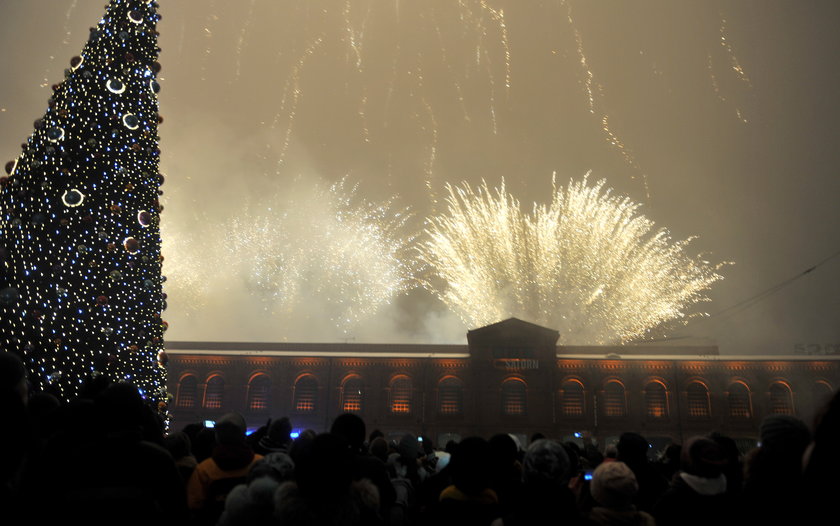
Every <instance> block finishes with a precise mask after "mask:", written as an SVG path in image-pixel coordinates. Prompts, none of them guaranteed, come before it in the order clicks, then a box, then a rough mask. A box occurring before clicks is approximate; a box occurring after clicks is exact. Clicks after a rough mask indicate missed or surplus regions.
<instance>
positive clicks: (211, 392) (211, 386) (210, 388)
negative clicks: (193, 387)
mask: <svg viewBox="0 0 840 526" xmlns="http://www.w3.org/2000/svg"><path fill="white" fill-rule="evenodd" d="M224 394H225V379H224V378H222V376H221V375H218V374H215V375H213V376H211V377H210V378H208V379H207V389H206V391H205V392H204V407H205V409H221V408H222V398H223V397H224Z"/></svg>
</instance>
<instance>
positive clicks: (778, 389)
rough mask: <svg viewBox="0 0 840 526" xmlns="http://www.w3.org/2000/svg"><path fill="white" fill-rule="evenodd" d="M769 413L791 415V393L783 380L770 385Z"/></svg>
mask: <svg viewBox="0 0 840 526" xmlns="http://www.w3.org/2000/svg"><path fill="white" fill-rule="evenodd" d="M770 413H771V414H777V415H793V414H794V411H793V395H792V393H791V392H790V386H788V384H786V383H784V382H773V384H771V385H770Z"/></svg>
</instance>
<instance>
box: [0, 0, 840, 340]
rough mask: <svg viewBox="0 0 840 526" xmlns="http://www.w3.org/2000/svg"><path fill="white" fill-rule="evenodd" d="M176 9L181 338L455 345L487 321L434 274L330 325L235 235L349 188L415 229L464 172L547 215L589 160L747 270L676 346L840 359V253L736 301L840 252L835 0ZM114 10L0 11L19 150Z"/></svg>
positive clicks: (729, 277)
mask: <svg viewBox="0 0 840 526" xmlns="http://www.w3.org/2000/svg"><path fill="white" fill-rule="evenodd" d="M160 4H161V7H160V13H161V14H162V16H163V20H162V21H161V22H160V23H159V25H158V29H159V31H160V32H161V35H160V40H159V42H160V46H161V47H162V49H163V52H162V54H161V57H160V62H161V63H162V64H163V71H162V74H161V85H162V87H163V89H162V91H161V94H160V105H161V114H162V115H163V116H164V118H165V122H164V123H163V125H162V126H161V129H160V135H161V150H162V161H161V171H162V172H163V173H165V174H166V175H167V179H166V184H165V185H164V187H163V189H164V190H165V191H166V194H165V195H164V198H163V201H162V202H163V204H164V205H165V207H166V210H165V211H164V213H163V223H162V228H163V231H164V241H163V242H164V255H165V256H166V258H167V261H166V262H165V264H164V273H165V274H167V275H168V276H169V277H170V279H169V281H168V282H167V284H166V287H167V292H168V294H169V308H168V310H167V311H166V316H165V317H166V319H167V320H168V321H169V323H170V327H171V328H170V330H169V332H168V333H167V335H166V337H167V339H169V340H231V341H242V340H257V341H280V340H288V341H326V342H330V341H356V342H365V341H369V342H417V343H431V342H447V343H462V342H464V341H465V332H466V330H467V329H468V328H472V327H467V326H466V325H464V324H463V323H462V322H461V321H460V320H458V319H456V318H455V317H454V316H453V315H451V314H450V313H448V312H447V310H446V307H445V306H444V305H443V304H442V303H441V302H439V301H438V300H437V299H435V298H433V297H432V296H431V295H430V294H429V293H427V292H425V291H423V290H419V289H418V290H413V291H410V292H409V293H407V294H402V295H399V296H398V297H396V298H395V299H394V301H393V303H392V304H390V305H386V306H384V307H382V308H381V309H379V311H378V312H377V313H376V314H375V315H374V316H372V317H370V318H368V319H366V320H364V321H362V322H361V323H359V324H358V325H356V326H354V327H353V328H352V329H351V330H346V329H343V330H338V329H337V328H336V327H334V326H332V325H331V324H330V323H328V322H325V320H324V317H323V316H321V314H320V313H322V312H323V311H324V309H325V308H326V307H325V306H324V305H325V303H326V302H329V301H333V300H332V299H331V298H333V297H334V296H335V295H336V294H337V293H338V292H337V291H327V292H324V291H319V292H318V294H320V295H318V294H315V293H313V296H312V297H309V298H307V299H306V301H305V302H304V304H303V305H301V306H299V308H297V309H295V310H294V312H278V309H276V308H275V307H276V306H274V305H273V304H272V303H271V300H270V299H267V297H266V294H265V291H264V290H262V291H260V290H255V289H254V287H253V286H252V284H251V283H249V281H248V279H247V278H246V277H245V276H246V274H247V273H248V271H249V269H250V268H251V267H252V265H253V261H252V260H251V258H252V257H253V253H252V252H251V251H249V252H248V254H249V255H246V254H244V253H243V254H242V255H241V257H239V258H237V254H235V253H231V251H230V247H231V244H232V243H231V240H230V237H229V232H230V231H231V228H232V225H233V224H234V223H238V224H240V225H241V224H248V222H249V218H251V217H252V216H253V215H254V214H257V215H260V214H262V215H261V217H265V214H268V213H269V212H270V213H272V214H282V213H286V214H292V215H294V214H307V213H310V212H311V211H312V210H314V209H317V208H319V204H320V203H319V202H318V198H317V197H313V195H318V194H313V193H312V192H309V191H307V189H308V188H312V187H313V186H317V185H321V186H325V185H326V186H328V185H329V184H332V183H335V182H336V181H339V180H342V178H345V181H346V183H347V184H348V185H350V186H352V185H357V188H358V189H357V198H360V199H366V200H368V201H369V202H372V203H381V202H383V201H384V200H386V199H392V200H393V203H394V204H393V209H395V210H396V209H399V210H402V209H404V208H406V209H410V211H411V213H412V219H411V220H410V223H411V224H410V225H409V226H410V227H412V228H414V230H416V231H419V230H422V228H423V218H424V217H425V216H426V215H427V214H429V213H432V212H434V211H435V210H437V209H439V205H440V197H441V196H442V194H443V188H444V185H445V184H446V183H453V184H458V183H461V182H462V181H464V182H467V183H469V184H471V185H474V186H475V185H478V184H480V182H481V181H482V180H486V181H487V183H488V184H489V185H491V186H495V185H498V184H499V183H500V182H501V180H502V178H504V180H505V182H506V185H507V188H508V190H509V191H510V192H511V193H512V194H514V195H515V196H516V197H517V198H518V199H519V200H520V201H521V202H522V203H523V204H527V206H530V203H531V202H534V201H536V202H545V201H546V200H547V199H548V198H549V195H550V192H551V190H552V174H553V173H556V178H557V181H558V183H560V184H565V183H566V182H567V181H568V180H569V179H571V178H575V179H579V178H581V177H583V175H584V174H585V173H586V172H587V171H590V170H591V175H590V176H589V177H590V178H591V179H593V180H600V179H606V180H607V184H608V186H610V187H612V188H614V189H615V190H614V191H615V192H617V193H620V194H624V195H627V196H629V197H630V198H631V199H633V200H634V201H637V202H640V203H642V204H643V207H642V211H643V213H644V214H645V215H647V216H648V217H649V218H651V219H652V220H654V221H655V222H656V224H657V225H658V226H661V227H666V228H667V229H668V230H669V231H670V232H671V235H672V237H673V238H674V239H685V238H688V237H691V236H697V239H695V240H694V241H693V242H692V244H691V245H690V247H689V252H691V253H692V254H698V253H703V254H704V257H705V258H706V259H708V260H710V261H713V262H723V261H728V262H733V264H732V265H731V266H727V267H725V268H724V269H723V270H722V274H723V275H724V278H725V279H724V280H723V281H721V282H719V283H717V284H715V285H714V286H713V288H712V290H711V291H710V292H709V294H708V296H709V298H710V300H711V301H710V302H709V303H705V304H702V305H701V306H700V307H701V308H700V309H695V310H701V311H703V312H706V313H709V314H710V315H712V316H711V317H710V318H709V319H708V320H706V321H701V322H696V321H695V322H690V323H689V324H688V325H687V326H685V327H681V326H678V327H675V328H674V329H673V330H670V331H669V335H670V336H671V337H672V338H674V340H673V341H674V342H677V343H692V342H700V341H702V342H708V341H712V342H715V343H717V344H718V345H719V346H720V350H721V353H723V354H730V355H732V354H756V353H769V354H790V353H792V352H793V351H794V349H795V345H797V344H804V345H808V344H818V345H820V346H821V347H820V348H822V349H830V348H837V350H838V352H840V347H837V346H838V345H840V323H838V321H840V316H838V314H840V279H838V278H840V257H834V258H832V259H829V260H828V261H826V262H825V263H824V264H822V265H820V266H819V267H818V268H816V269H815V270H813V271H812V272H810V273H807V274H805V275H804V276H802V277H800V278H798V279H795V280H792V281H791V282H790V283H789V284H788V285H787V286H785V287H783V288H780V289H779V290H777V291H775V292H773V293H772V294H767V295H766V296H763V297H761V298H760V301H757V302H748V303H745V304H742V305H741V306H740V307H737V308H734V309H729V308H730V307H731V306H736V305H739V304H741V302H744V301H745V300H749V299H750V298H753V297H756V296H757V295H760V294H762V293H765V292H768V291H771V290H773V287H774V286H775V285H777V284H780V283H782V282H785V281H786V280H789V279H791V278H794V277H795V276H798V275H800V274H802V273H803V272H804V271H806V270H807V269H809V268H810V267H812V266H814V265H815V264H818V263H820V262H823V261H825V260H826V259H827V258H829V257H830V256H832V255H835V254H837V253H838V251H840V226H838V225H840V222H838V221H837V211H838V195H840V177H838V175H837V167H838V166H839V165H840V162H839V161H840V148H838V147H837V141H838V137H840V134H838V129H837V128H838V122H840V105H838V102H837V93H840V68H838V66H837V64H838V63H840V61H839V60H838V58H840V57H838V50H840V32H838V31H837V30H836V28H837V25H838V22H840V4H838V3H837V2H834V1H811V0H808V1H806V2H791V1H777V0H750V1H746V0H740V1H711V2H688V1H679V2H675V1H672V0H644V1H637V2H620V3H619V2H606V1H580V0H579V1H574V0H571V1H567V2H562V1H537V0H533V1H531V0H528V1H522V0H487V1H486V2H480V1H474V0H461V1H460V2H456V1H454V0H445V1H444V0H428V1H423V2H408V1H401V0H388V1H378V0H364V1H359V0H347V1H338V0H331V1H327V0H284V1H281V2H277V1H272V0H241V1H236V2H231V1H222V0H189V1H183V0H182V1H175V0H161V1H160ZM103 12H104V8H103V2H102V0H99V1H93V0H4V1H3V2H0V47H2V49H3V50H4V54H3V56H2V58H0V64H2V71H3V80H4V82H3V83H2V84H0V158H2V159H3V161H4V163H5V161H6V160H11V159H14V158H15V157H16V156H17V155H18V153H19V152H20V150H19V144H20V143H21V142H23V141H24V140H25V139H26V137H27V136H28V135H29V133H31V131H32V122H33V121H34V120H35V119H37V118H39V117H40V116H41V115H43V112H44V110H45V108H46V101H47V99H48V98H49V94H50V86H51V85H52V84H55V83H57V82H59V81H60V80H61V79H62V78H63V70H64V69H65V68H67V67H69V60H70V58H71V57H73V56H74V55H77V54H78V53H79V52H80V50H81V49H82V47H83V44H84V42H85V40H86V38H87V33H88V28H89V27H90V26H93V25H95V23H96V22H97V21H98V20H99V18H100V17H101V16H102V14H103ZM269 209H271V210H270V211H269ZM301 235H303V236H305V235H307V234H306V233H305V232H304V233H301ZM324 264H325V265H327V264H329V262H324ZM167 265H170V266H172V269H171V270H170V269H169V268H167ZM175 266H178V268H177V269H175V268H174V267H175ZM718 313H721V314H718ZM812 349H816V348H815V347H812Z"/></svg>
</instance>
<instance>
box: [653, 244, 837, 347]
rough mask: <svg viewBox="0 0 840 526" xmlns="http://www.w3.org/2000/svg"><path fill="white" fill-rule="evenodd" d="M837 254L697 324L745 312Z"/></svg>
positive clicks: (677, 337) (660, 340) (681, 337)
mask: <svg viewBox="0 0 840 526" xmlns="http://www.w3.org/2000/svg"><path fill="white" fill-rule="evenodd" d="M837 256H840V250H838V251H837V252H834V253H833V254H831V255H830V256H828V257H826V258H825V259H823V260H822V261H820V262H819V263H817V264H815V265H812V266H810V267H808V268H807V269H805V270H803V271H802V272H800V273H798V274H796V275H794V276H793V277H790V278H788V279H786V280H784V281H781V282H779V283H777V284H776V285H773V286H772V287H770V288H768V289H766V290H763V291H761V292H759V293H758V294H755V295H753V296H750V297H749V298H746V299H744V300H741V301H739V302H738V303H735V304H734V305H730V306H729V307H726V308H725V309H723V310H720V311H718V312H716V313H714V314H710V315H708V316H706V317H704V318H702V319H699V320H697V321H695V324H699V323H702V322H706V321H709V320H712V319H716V318H719V317H720V316H723V315H724V314H730V315H732V314H736V313H738V312H743V311H745V310H747V309H749V308H750V307H752V306H753V305H755V304H757V303H758V302H760V301H761V300H763V299H765V298H768V297H770V296H772V295H773V294H775V293H776V292H779V291H780V290H782V289H783V288H785V287H787V286H788V285H790V284H791V283H793V282H794V281H796V280H798V279H799V278H801V277H803V276H805V275H807V274H810V273H811V272H813V271H815V270H817V269H818V268H819V267H821V266H823V265H825V264H826V263H828V262H829V261H831V260H832V259H834V258H836V257H837ZM686 338H692V336H670V337H667V338H659V339H656V340H647V341H652V342H662V341H671V340H684V339H686Z"/></svg>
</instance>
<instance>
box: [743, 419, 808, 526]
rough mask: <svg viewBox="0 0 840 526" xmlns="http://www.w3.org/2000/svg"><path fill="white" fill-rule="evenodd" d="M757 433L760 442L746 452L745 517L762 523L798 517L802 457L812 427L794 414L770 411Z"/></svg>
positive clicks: (798, 519) (799, 511)
mask: <svg viewBox="0 0 840 526" xmlns="http://www.w3.org/2000/svg"><path fill="white" fill-rule="evenodd" d="M759 436H760V439H761V442H760V445H759V447H758V448H756V449H754V450H753V451H751V452H750V453H748V455H747V459H746V468H745V470H744V491H743V497H742V499H741V500H742V506H743V510H742V513H743V514H744V520H748V521H750V522H756V523H760V522H761V521H765V522H764V523H765V524H785V523H791V522H798V521H801V519H802V512H803V509H802V499H803V494H802V491H803V487H802V457H803V455H804V453H805V449H806V448H807V447H808V444H810V442H811V431H810V430H809V429H808V426H806V425H805V423H804V422H803V421H802V420H800V419H798V418H796V417H794V416H791V415H781V414H773V415H769V416H767V417H765V418H764V420H762V422H761V426H760V428H759ZM767 521H769V522H767Z"/></svg>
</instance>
